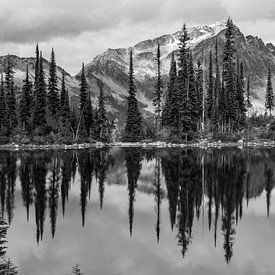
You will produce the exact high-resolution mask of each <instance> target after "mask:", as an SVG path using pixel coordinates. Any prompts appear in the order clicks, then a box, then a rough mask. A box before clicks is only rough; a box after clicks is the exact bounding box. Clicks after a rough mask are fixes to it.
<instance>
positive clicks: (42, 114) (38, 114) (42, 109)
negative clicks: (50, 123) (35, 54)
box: [33, 52, 47, 129]
mask: <svg viewBox="0 0 275 275" xmlns="http://www.w3.org/2000/svg"><path fill="white" fill-rule="evenodd" d="M46 102H47V93H46V83H45V78H44V68H43V57H42V52H40V58H39V77H38V83H37V90H36V93H35V106H34V117H33V124H34V126H35V128H36V129H38V128H39V127H42V128H43V127H44V126H45V125H46V124H47V120H46Z"/></svg>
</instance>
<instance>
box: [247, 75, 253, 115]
mask: <svg viewBox="0 0 275 275" xmlns="http://www.w3.org/2000/svg"><path fill="white" fill-rule="evenodd" d="M251 107H252V103H251V94H250V78H249V77H248V78H247V87H246V108H247V111H248V113H249V109H250V108H251ZM248 115H249V114H248Z"/></svg>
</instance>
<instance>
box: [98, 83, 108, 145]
mask: <svg viewBox="0 0 275 275" xmlns="http://www.w3.org/2000/svg"><path fill="white" fill-rule="evenodd" d="M98 86H99V97H98V117H97V125H98V127H99V131H98V133H99V139H100V140H103V141H107V139H108V136H107V134H108V121H107V117H106V110H105V98H104V91H103V83H102V81H98Z"/></svg>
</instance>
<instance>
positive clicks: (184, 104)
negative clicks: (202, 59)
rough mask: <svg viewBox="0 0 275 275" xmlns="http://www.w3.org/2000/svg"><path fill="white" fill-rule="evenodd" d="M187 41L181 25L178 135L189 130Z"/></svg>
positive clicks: (187, 38) (190, 126) (184, 29)
mask: <svg viewBox="0 0 275 275" xmlns="http://www.w3.org/2000/svg"><path fill="white" fill-rule="evenodd" d="M188 40H189V37H188V34H187V29H186V25H185V24H184V25H183V29H182V34H181V35H180V37H179V62H178V68H179V72H178V89H179V90H178V92H179V96H180V129H179V130H180V133H181V134H183V133H185V134H187V133H188V132H189V131H190V130H191V128H192V123H191V114H190V104H189V103H190V99H189V89H188V79H189V77H188V56H189V49H188V48H187V42H188Z"/></svg>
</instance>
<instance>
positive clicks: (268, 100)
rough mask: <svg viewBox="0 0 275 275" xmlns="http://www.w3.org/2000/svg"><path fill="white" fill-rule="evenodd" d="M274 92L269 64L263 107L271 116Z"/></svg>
mask: <svg viewBox="0 0 275 275" xmlns="http://www.w3.org/2000/svg"><path fill="white" fill-rule="evenodd" d="M274 106H275V105H274V92H273V87H272V77H271V70H270V65H269V67H268V75H267V87H266V95H265V108H266V109H267V110H268V111H269V115H270V116H271V111H272V110H273V109H274Z"/></svg>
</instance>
